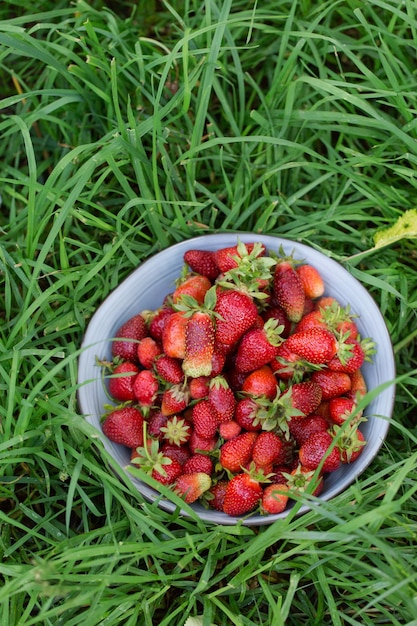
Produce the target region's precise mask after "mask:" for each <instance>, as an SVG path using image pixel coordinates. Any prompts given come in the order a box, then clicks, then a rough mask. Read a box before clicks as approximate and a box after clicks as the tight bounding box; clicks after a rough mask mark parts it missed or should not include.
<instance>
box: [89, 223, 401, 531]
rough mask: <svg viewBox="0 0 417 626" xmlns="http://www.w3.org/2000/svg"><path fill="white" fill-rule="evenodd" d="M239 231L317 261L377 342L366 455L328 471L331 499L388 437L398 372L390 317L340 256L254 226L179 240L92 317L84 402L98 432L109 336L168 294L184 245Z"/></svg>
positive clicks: (122, 452) (166, 504)
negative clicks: (100, 364) (259, 232)
mask: <svg viewBox="0 0 417 626" xmlns="http://www.w3.org/2000/svg"><path fill="white" fill-rule="evenodd" d="M238 238H239V239H240V240H241V241H243V242H246V243H247V242H250V241H262V242H263V243H264V244H265V246H266V247H267V248H268V249H269V250H270V251H271V252H278V250H279V248H280V247H281V246H282V248H283V249H284V251H285V253H286V254H291V253H293V254H294V256H295V258H297V259H299V260H303V261H305V262H308V263H311V264H312V265H315V266H316V267H317V268H318V269H319V270H320V272H321V274H322V276H323V279H324V282H325V284H326V295H331V296H333V297H335V298H336V299H337V300H338V301H339V302H340V303H341V304H342V305H343V306H347V305H349V306H350V310H351V311H352V312H353V313H355V314H357V315H358V316H359V317H358V319H357V320H356V321H357V325H358V328H359V332H360V335H361V336H362V337H371V338H372V339H373V341H374V342H375V344H376V353H375V355H374V356H373V361H372V363H365V364H364V366H363V368H362V372H363V375H364V377H365V380H366V383H367V387H368V390H371V389H374V388H376V387H378V386H380V385H384V384H386V387H385V388H384V389H382V390H381V392H380V393H379V394H378V395H377V396H376V397H375V398H374V399H373V400H372V401H371V402H370V404H369V405H368V406H367V408H366V411H365V416H366V417H367V421H366V422H365V423H364V424H363V426H362V427H361V428H362V430H363V433H364V435H365V438H366V440H367V442H368V443H367V445H366V446H365V448H364V450H363V452H362V454H361V456H360V457H359V458H358V459H357V460H356V461H355V462H354V463H352V465H343V466H342V467H341V468H339V469H338V470H337V471H336V472H333V473H332V474H331V475H329V476H328V477H327V478H326V481H325V487H324V489H323V492H322V494H321V496H320V498H321V499H323V500H329V499H331V498H332V497H334V496H335V495H336V494H338V493H340V492H341V491H343V490H344V489H346V487H347V486H348V485H349V484H351V483H352V482H353V481H354V480H355V478H357V477H358V476H359V475H360V474H361V473H362V472H363V471H364V470H365V469H366V467H367V466H368V465H369V464H370V463H371V461H372V460H373V458H374V457H375V455H376V454H377V453H378V450H379V449H380V447H381V445H382V443H383V441H384V439H385V437H386V434H387V431H388V428H389V419H390V417H391V414H392V410H393V404H394V396H395V385H394V383H393V382H392V381H393V380H394V378H395V363H394V356H393V351H392V345H391V340H390V336H389V333H388V330H387V327H386V324H385V321H384V319H383V317H382V315H381V312H380V311H379V309H378V307H377V305H376V303H375V301H374V300H373V298H372V297H371V295H370V294H369V293H368V291H367V290H366V289H365V288H364V287H363V285H362V284H361V283H360V282H358V281H357V280H356V279H355V278H354V277H353V276H352V275H351V274H350V273H349V272H347V271H346V270H345V269H344V268H343V267H342V266H341V265H340V264H339V263H337V262H336V261H334V260H333V259H330V258H328V257H326V256H325V255H323V254H322V253H320V252H318V251H316V250H314V249H313V248H310V247H309V246H306V245H304V244H300V243H297V242H294V241H289V240H286V239H281V238H279V237H273V236H266V235H265V236H264V235H260V236H259V235H253V234H251V233H248V234H246V233H245V234H242V233H239V234H230V233H228V234H218V235H217V234H216V235H205V236H201V237H196V238H194V239H190V240H188V241H184V242H181V243H179V244H176V245H174V246H172V247H170V248H167V249H166V250H163V251H162V252H160V253H158V254H156V255H155V256H153V257H151V258H150V259H148V260H147V261H145V262H144V263H143V264H142V265H140V266H139V267H138V268H137V269H136V270H135V271H133V272H132V273H131V274H130V275H129V276H128V277H127V278H126V279H125V280H124V281H123V282H122V283H121V284H120V285H119V286H118V287H117V288H116V289H115V290H114V291H113V292H111V293H110V295H109V296H108V297H107V298H106V299H105V300H104V301H103V303H102V304H101V305H100V307H99V308H98V309H97V311H96V312H95V314H94V315H93V317H92V318H91V320H90V323H89V325H88V328H87V331H86V333H85V336H84V338H83V342H82V351H81V354H80V357H79V363H78V383H79V385H80V386H79V391H78V401H79V406H80V410H81V412H82V414H83V415H84V416H85V418H86V419H87V420H88V421H89V422H90V423H91V424H92V425H93V426H95V427H96V428H97V429H98V431H99V432H100V433H101V427H100V416H101V415H102V413H103V405H104V404H106V403H107V404H108V398H107V396H106V395H105V391H104V389H103V384H102V380H101V377H100V368H99V367H97V366H96V364H95V362H96V357H97V356H98V357H99V358H101V359H103V358H110V356H111V342H110V341H109V338H112V337H114V336H115V333H116V331H117V330H118V328H119V327H120V326H121V325H122V324H123V323H124V322H125V321H126V320H127V319H129V318H130V317H132V316H133V315H135V314H137V313H140V312H141V311H143V310H146V309H156V308H157V307H159V306H160V305H161V304H162V302H163V299H164V297H165V296H166V295H167V294H168V293H170V292H171V291H172V290H173V288H174V282H175V280H176V279H177V278H178V276H179V274H180V272H181V269H182V267H183V255H184V252H185V251H186V250H188V249H191V248H199V249H202V250H215V249H217V248H220V247H225V246H231V245H235V244H236V243H237V241H238ZM102 438H103V441H104V445H105V446H106V448H107V450H108V451H109V452H110V454H111V456H112V457H113V459H114V469H115V471H116V472H117V473H119V474H120V473H125V474H127V472H126V470H125V469H124V468H125V467H126V466H127V465H128V463H129V457H130V453H129V450H127V449H126V448H125V447H124V446H120V445H117V444H114V443H112V442H111V441H109V440H107V438H106V437H104V435H102ZM127 475H128V476H129V479H130V480H132V481H133V483H134V484H135V485H136V486H137V488H138V489H139V490H140V491H141V492H142V494H143V495H144V496H145V497H146V498H147V499H150V500H153V499H155V498H156V497H159V494H157V493H156V492H155V491H154V490H153V489H152V488H150V487H149V486H148V485H146V484H144V483H142V482H141V481H139V480H137V479H135V478H132V476H131V475H130V474H127ZM160 506H161V507H162V508H164V509H165V510H168V511H173V510H175V504H174V503H172V502H171V501H169V500H161V501H160ZM192 506H193V508H194V509H195V511H196V512H197V513H198V514H199V515H200V517H201V518H203V519H204V520H206V521H208V522H213V523H218V524H228V525H230V524H235V523H236V522H237V521H238V519H237V518H234V517H230V516H228V515H225V514H223V513H220V512H217V511H212V510H207V509H205V508H204V507H203V506H201V505H199V504H194V505H192ZM306 510H308V507H302V509H300V512H303V511H306ZM287 514H288V510H286V511H284V512H283V513H280V514H278V515H269V516H263V515H259V514H254V515H252V516H250V517H248V518H247V519H246V520H244V523H245V524H247V525H261V524H270V523H272V522H273V521H274V520H275V519H278V518H281V517H285V516H286V515H287Z"/></svg>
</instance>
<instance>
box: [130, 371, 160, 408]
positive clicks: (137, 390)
mask: <svg viewBox="0 0 417 626" xmlns="http://www.w3.org/2000/svg"><path fill="white" fill-rule="evenodd" d="M158 390H159V383H158V379H157V378H156V376H155V374H154V373H153V372H151V370H141V371H140V372H139V374H137V375H136V377H135V380H134V382H133V393H134V394H135V398H136V400H137V401H138V402H139V404H141V405H142V406H143V407H150V406H152V404H153V403H154V402H155V400H156V396H157V393H158Z"/></svg>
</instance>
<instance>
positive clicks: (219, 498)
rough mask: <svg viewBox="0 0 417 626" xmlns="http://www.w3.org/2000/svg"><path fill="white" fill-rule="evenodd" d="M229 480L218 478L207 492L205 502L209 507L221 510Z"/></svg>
mask: <svg viewBox="0 0 417 626" xmlns="http://www.w3.org/2000/svg"><path fill="white" fill-rule="evenodd" d="M228 484H229V481H228V480H226V479H223V480H219V481H218V482H217V483H215V484H214V485H213V486H212V487H211V488H210V490H209V491H208V492H207V503H208V505H209V507H210V508H211V509H216V510H217V511H223V503H224V497H225V495H226V489H227V485H228Z"/></svg>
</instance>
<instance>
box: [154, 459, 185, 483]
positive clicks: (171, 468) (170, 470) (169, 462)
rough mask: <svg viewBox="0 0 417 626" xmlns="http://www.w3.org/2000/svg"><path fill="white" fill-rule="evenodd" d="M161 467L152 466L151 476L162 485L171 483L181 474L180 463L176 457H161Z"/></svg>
mask: <svg viewBox="0 0 417 626" xmlns="http://www.w3.org/2000/svg"><path fill="white" fill-rule="evenodd" d="M160 463H161V468H160V469H158V468H157V467H154V468H153V470H152V472H151V476H152V478H154V479H155V480H157V481H158V482H159V483H161V484H162V485H172V484H174V483H175V481H176V480H177V479H178V477H179V476H181V474H182V465H181V463H180V462H179V461H177V460H176V459H171V458H170V457H163V458H162V459H161V461H160Z"/></svg>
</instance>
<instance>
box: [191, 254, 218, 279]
mask: <svg viewBox="0 0 417 626" xmlns="http://www.w3.org/2000/svg"><path fill="white" fill-rule="evenodd" d="M184 262H185V263H187V265H188V266H189V267H190V269H192V271H193V272H195V273H196V274H201V275H202V276H206V277H207V278H208V279H209V280H211V281H214V280H215V279H216V278H217V277H218V275H219V274H220V269H219V268H218V266H217V263H216V259H215V254H214V252H213V251H212V250H198V249H197V250H195V249H192V250H187V252H186V253H185V254H184Z"/></svg>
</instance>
